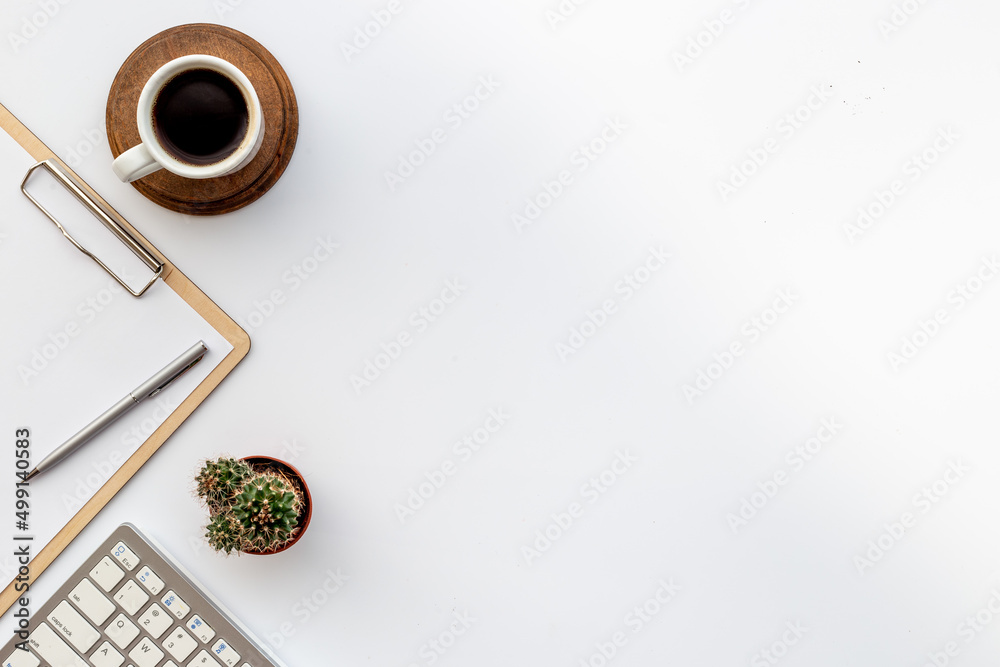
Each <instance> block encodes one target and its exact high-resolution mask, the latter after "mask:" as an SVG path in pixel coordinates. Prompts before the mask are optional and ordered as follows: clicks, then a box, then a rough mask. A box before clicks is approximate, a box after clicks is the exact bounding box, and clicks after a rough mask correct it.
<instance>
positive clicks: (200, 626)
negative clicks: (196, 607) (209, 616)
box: [187, 614, 215, 644]
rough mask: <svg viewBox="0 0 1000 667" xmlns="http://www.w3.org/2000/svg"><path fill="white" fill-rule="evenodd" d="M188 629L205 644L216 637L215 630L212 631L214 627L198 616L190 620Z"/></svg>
mask: <svg viewBox="0 0 1000 667" xmlns="http://www.w3.org/2000/svg"><path fill="white" fill-rule="evenodd" d="M187 627H188V630H190V631H191V632H193V633H194V636H195V637H197V638H198V639H200V640H201V641H202V642H203V643H205V644H207V643H208V642H210V641H212V637H214V636H215V630H213V629H212V626H211V625H209V624H208V623H206V622H205V621H203V620H202V618H201V616H198V615H197V614H195V615H194V616H192V617H191V618H190V619H189V620H188V623H187Z"/></svg>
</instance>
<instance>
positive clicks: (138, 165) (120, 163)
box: [111, 144, 163, 183]
mask: <svg viewBox="0 0 1000 667" xmlns="http://www.w3.org/2000/svg"><path fill="white" fill-rule="evenodd" d="M111 168H112V169H113V170H114V172H115V175H116V176H117V177H118V178H120V179H121V181H122V183H131V182H132V181H135V180H138V179H140V178H142V177H143V176H148V175H149V174H152V173H153V172H154V171H159V170H160V169H162V168H163V167H162V165H160V163H159V162H157V161H156V160H155V159H153V155H152V153H150V152H149V150H148V149H147V148H146V145H145V144H139V145H138V146H135V147H133V148H130V149H128V150H127V151H125V152H124V153H122V154H121V155H119V156H118V157H117V158H115V161H114V163H113V164H112V165H111Z"/></svg>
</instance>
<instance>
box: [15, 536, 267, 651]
mask: <svg viewBox="0 0 1000 667" xmlns="http://www.w3.org/2000/svg"><path fill="white" fill-rule="evenodd" d="M30 630H31V633H30V635H29V637H28V647H29V650H27V651H25V650H22V649H20V648H17V643H18V642H19V641H21V640H20V639H19V638H18V637H16V636H15V637H14V638H13V639H11V640H10V641H8V642H7V644H6V645H5V646H4V648H3V650H2V651H0V656H2V657H3V658H4V661H3V667H90V666H93V667H122V666H123V665H124V666H126V667H267V666H274V667H284V665H282V663H281V662H280V661H279V660H278V659H277V657H275V656H274V655H273V653H271V652H270V651H269V650H268V649H267V648H266V647H265V646H264V645H263V643H262V642H260V640H258V639H257V638H255V637H254V636H253V635H252V634H251V633H250V631H249V630H247V629H246V627H244V626H243V625H242V624H241V623H240V622H239V621H237V620H236V619H235V618H234V617H233V616H232V614H231V613H230V612H229V611H228V610H226V609H225V607H223V606H222V605H221V603H219V602H218V601H216V600H215V599H214V598H212V596H211V595H210V594H209V593H208V592H207V591H205V590H204V589H203V588H202V587H201V586H200V585H199V584H198V583H197V582H195V581H194V580H193V579H192V578H191V577H190V576H189V575H188V574H187V573H186V572H184V571H183V569H182V568H181V566H180V565H179V564H178V563H176V561H174V560H173V559H172V558H171V557H170V556H169V555H168V554H167V553H166V552H165V551H164V550H163V549H162V548H161V547H159V546H157V545H155V543H154V542H153V541H152V540H151V539H150V538H148V537H146V536H144V535H143V534H142V533H141V532H139V530H138V529H137V528H136V527H135V526H133V525H132V524H128V523H124V524H122V525H121V526H119V527H118V528H116V529H115V530H114V531H113V532H112V533H111V535H110V536H109V537H108V539H106V540H105V541H104V543H103V544H102V545H101V546H100V547H98V548H97V550H96V551H95V552H94V553H93V555H92V556H91V557H90V558H88V559H87V560H86V561H85V562H84V564H83V565H82V566H80V568H79V569H78V570H77V571H76V572H75V573H74V574H73V576H71V577H70V578H69V579H67V580H66V582H65V583H64V584H63V585H62V586H61V587H60V588H59V590H58V591H56V594H55V595H53V596H52V597H51V598H50V599H49V600H48V601H47V602H46V603H45V604H44V605H42V606H41V607H39V608H38V609H33V610H32V622H31V626H30Z"/></svg>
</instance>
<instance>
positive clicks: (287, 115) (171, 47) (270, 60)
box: [105, 23, 299, 215]
mask: <svg viewBox="0 0 1000 667" xmlns="http://www.w3.org/2000/svg"><path fill="white" fill-rule="evenodd" d="M191 54H205V55H210V56H216V57H219V58H222V59H223V60H227V61H229V62H230V63H232V64H233V65H235V66H236V67H237V68H238V69H240V70H241V71H242V72H243V73H244V74H246V76H247V78H248V79H250V83H252V84H253V87H254V90H256V91H257V96H258V97H259V98H260V103H261V107H262V109H263V111H264V141H263V143H262V144H261V147H260V151H259V152H258V153H257V156H256V157H254V159H253V160H251V162H250V164H248V165H247V166H245V167H244V168H242V169H240V170H239V171H238V172H236V173H235V174H230V175H229V176H220V177H218V178H207V179H203V180H195V179H189V178H182V177H180V176H177V175H176V174H172V173H170V172H169V171H167V170H165V169H161V170H160V171H157V172H155V173H153V174H150V175H149V176H146V177H144V178H140V179H139V180H137V181H134V182H133V183H132V186H133V187H135V189H136V190H138V191H139V192H141V193H142V194H143V196H145V197H146V198H147V199H149V200H151V201H153V202H155V203H157V204H159V205H160V206H163V207H165V208H168V209H170V210H173V211H178V212H180V213H187V214H189V215H218V214H221V213H229V212H230V211H235V210H237V209H239V208H242V207H244V206H246V205H248V204H250V203H252V202H254V201H256V200H257V199H259V198H260V197H262V196H263V195H264V193H266V192H267V191H268V190H269V189H270V188H271V187H272V186H273V185H274V184H275V183H276V182H277V181H278V178H280V177H281V174H282V173H284V171H285V167H287V166H288V162H289V160H291V158H292V152H293V151H294V149H295V141H296V139H297V138H298V132H299V111H298V105H297V103H296V101H295V92H294V91H293V90H292V84H291V82H290V81H289V80H288V76H287V75H286V74H285V70H284V69H282V67H281V65H280V64H279V63H278V61H277V60H275V58H274V56H272V55H271V53H270V52H269V51H268V50H267V49H265V48H264V47H263V46H261V45H260V44H259V43H258V42H257V41H255V40H254V39H252V38H250V37H248V36H247V35H244V34H243V33H241V32H239V31H237V30H233V29H232V28H227V27H225V26H221V25H214V24H210V23H192V24H189V25H182V26H177V27H175V28H170V29H168V30H164V31H163V32H161V33H159V34H158V35H155V36H153V37H151V38H150V39H148V40H146V41H145V42H144V43H143V44H142V45H141V46H139V48H137V49H136V50H135V51H133V52H132V54H131V55H130V56H129V57H128V58H127V59H126V60H125V63H124V64H123V65H122V66H121V69H120V70H119V71H118V75H117V76H115V80H114V82H113V83H112V84H111V91H110V93H109V94H108V106H107V111H106V115H105V122H106V124H107V130H108V143H109V144H110V145H111V153H112V154H113V155H114V156H115V157H118V156H119V155H121V154H122V153H124V152H125V151H126V150H128V149H129V148H132V147H133V146H137V145H138V144H140V143H141V140H140V139H139V127H138V124H137V122H136V109H137V107H138V103H139V94H140V93H141V92H142V88H143V86H144V85H145V84H146V81H147V80H149V77H150V76H152V75H153V73H154V72H155V71H156V70H158V69H159V68H160V67H161V66H162V65H165V64H166V63H168V62H169V61H171V60H173V59H174V58H179V57H181V56H186V55H191Z"/></svg>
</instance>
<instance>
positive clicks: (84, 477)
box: [0, 132, 232, 585]
mask: <svg viewBox="0 0 1000 667" xmlns="http://www.w3.org/2000/svg"><path fill="white" fill-rule="evenodd" d="M33 163H34V160H33V159H32V158H31V157H30V156H29V155H28V154H27V153H26V152H25V151H24V150H23V149H22V148H21V147H20V146H19V145H17V143H16V142H14V140H13V139H12V138H10V137H9V136H8V135H7V134H6V133H4V132H0V211H2V213H0V312H2V313H3V319H4V327H3V338H2V341H3V344H2V346H0V358H2V364H0V405H2V411H0V475H2V476H3V478H4V479H8V480H10V484H9V485H6V486H5V487H4V488H6V489H8V490H9V491H8V492H5V493H4V494H3V499H2V500H0V503H4V502H5V503H7V504H8V505H9V512H8V513H7V516H6V518H5V519H4V520H2V521H0V526H2V527H0V538H3V537H5V536H10V537H11V538H12V537H13V536H14V535H21V536H24V535H31V536H33V538H34V539H33V541H32V542H31V549H30V551H31V554H32V556H34V555H35V554H37V553H38V552H39V551H41V549H42V548H43V547H44V546H45V545H46V544H47V543H48V542H49V541H50V540H51V539H52V538H53V537H54V536H55V534H56V533H57V532H58V531H59V530H60V529H61V528H62V527H63V526H64V525H65V524H66V523H67V521H68V520H69V519H70V518H71V517H72V516H73V515H74V514H76V512H77V511H79V509H80V508H81V507H82V506H83V505H84V503H86V502H87V500H89V499H90V498H91V497H92V496H93V495H94V493H95V492H96V491H97V490H98V489H99V488H100V487H101V486H102V485H103V484H104V483H105V482H106V481H107V480H108V479H109V478H110V477H111V475H112V474H114V472H115V471H116V470H117V469H118V468H119V467H120V466H121V464H122V463H124V461H125V460H127V459H128V457H129V456H131V455H132V454H133V453H134V452H135V451H136V450H137V449H138V448H139V446H140V445H141V444H142V443H143V442H144V441H145V440H146V439H147V438H148V437H149V436H150V435H151V434H152V433H153V431H154V430H155V429H156V428H157V427H158V426H159V425H160V424H161V423H162V422H163V421H164V420H165V419H166V418H167V417H168V416H169V415H170V413H171V412H173V410H174V409H176V408H177V407H178V406H179V405H180V404H181V402H182V401H184V399H185V398H187V396H188V395H190V393H191V392H193V391H194V389H195V388H196V387H197V386H198V384H200V383H201V381H202V380H204V379H205V378H206V377H207V376H208V374H209V373H210V372H211V371H212V370H213V369H214V368H215V367H216V366H217V365H218V364H219V363H220V362H221V361H222V360H223V359H224V358H225V356H226V355H227V354H228V353H229V352H230V351H231V350H232V346H231V345H230V344H229V343H228V342H227V341H226V340H225V338H223V337H222V335H220V334H219V333H218V332H217V331H215V329H213V328H212V327H211V326H210V325H209V324H208V323H207V322H206V321H205V320H204V319H202V317H201V316H200V315H198V313H197V312H195V311H194V309H192V308H191V307H190V306H189V305H188V304H187V303H185V302H184V301H183V300H182V299H181V298H180V297H179V296H178V295H177V294H176V293H175V292H174V291H173V290H171V289H170V288H169V287H167V285H165V284H164V283H163V282H162V281H159V280H158V281H157V282H156V283H155V284H154V285H153V286H152V287H151V288H150V289H149V291H148V292H147V293H146V294H145V295H144V296H142V297H141V298H135V297H133V296H131V295H130V294H128V293H127V292H126V291H125V290H124V289H122V288H121V287H120V286H119V285H118V284H117V282H116V281H115V280H114V279H113V278H112V277H111V276H110V275H108V274H107V273H106V272H105V271H103V270H102V269H101V268H100V267H99V266H98V265H97V264H96V263H95V262H94V261H93V260H91V259H90V258H89V257H87V256H85V255H84V254H83V253H81V252H79V251H78V250H77V249H76V248H74V247H73V246H72V245H71V244H70V243H69V242H68V241H67V240H66V239H65V238H64V237H63V236H62V234H61V233H60V232H59V230H58V229H57V228H56V227H55V226H54V225H53V224H52V223H51V222H50V221H49V220H48V219H47V218H46V217H45V216H44V215H43V214H42V213H41V212H40V211H39V210H38V209H37V208H36V207H35V206H34V205H33V204H32V203H31V202H30V201H29V200H28V199H27V198H26V197H25V196H24V195H23V194H22V193H21V192H20V183H21V180H22V178H23V177H24V174H25V173H26V172H27V169H28V168H29V167H30V166H31V165H32V164H33ZM43 203H44V202H43ZM92 223H93V225H94V226H95V227H98V228H99V227H100V223H99V222H98V221H97V220H96V219H94V220H92ZM112 268H115V267H112ZM130 278H131V279H130V280H129V282H130V284H132V283H133V280H135V279H138V280H139V281H140V282H145V280H148V276H136V275H135V274H134V273H133V274H132V275H131V276H130ZM199 340H203V341H204V342H205V344H206V345H207V346H208V350H209V351H208V353H207V354H206V355H205V357H204V359H203V360H202V361H201V362H200V363H199V364H197V365H196V366H194V368H192V369H191V371H189V372H188V373H186V374H185V375H184V376H182V377H181V378H180V379H179V380H177V381H176V382H175V383H173V384H171V385H170V387H169V388H168V389H166V390H164V391H163V392H161V393H160V394H159V395H157V396H156V397H154V398H151V399H149V400H148V401H145V402H143V403H141V404H139V405H138V406H137V407H135V408H134V409H132V410H131V411H130V412H128V413H127V414H126V415H125V416H124V417H122V418H121V419H119V420H118V421H117V422H115V423H114V424H112V425H111V426H110V427H109V428H107V429H106V430H105V431H104V432H102V433H101V434H99V435H98V436H97V437H96V438H94V439H93V440H91V441H90V442H88V443H87V444H85V445H84V446H83V447H81V448H80V449H79V450H77V451H76V452H74V453H73V454H72V455H71V456H70V457H69V458H67V459H65V460H64V461H63V462H62V463H60V464H59V465H58V466H56V467H55V468H53V469H52V470H50V471H48V472H46V473H45V474H42V475H39V476H38V477H37V478H35V479H33V480H32V481H31V483H30V508H29V510H28V511H29V515H28V520H27V524H28V525H27V528H26V529H24V530H21V529H19V528H18V526H17V521H18V520H19V519H18V518H17V517H16V516H15V506H14V503H15V498H14V493H13V491H14V483H15V482H16V481H17V480H16V477H15V474H14V473H15V454H14V452H15V449H16V447H15V440H16V439H17V437H18V436H16V432H17V431H18V430H19V429H27V432H28V434H29V437H28V439H29V442H30V452H31V461H32V465H34V464H35V463H37V462H38V461H41V460H42V458H44V457H45V456H46V455H47V454H48V453H49V452H51V451H52V450H53V449H55V448H56V447H58V446H59V444H61V443H62V442H63V441H64V440H66V439H67V438H69V437H70V436H72V435H73V434H74V433H76V432H77V431H78V430H79V429H81V428H82V427H84V426H85V425H87V424H88V423H90V421H92V420H93V419H94V418H96V417H97V416H98V415H100V414H101V413H103V412H104V411H105V410H106V409H107V408H109V407H111V406H112V405H113V404H114V403H115V402H117V401H118V400H119V399H121V398H123V397H124V396H125V395H126V394H127V393H128V392H129V391H131V390H132V389H134V388H135V387H137V386H138V385H139V384H141V383H142V382H144V381H145V380H147V379H148V378H149V377H151V376H152V375H153V374H154V373H156V372H157V371H158V370H160V369H161V368H162V367H164V366H166V365H167V364H168V363H169V362H171V361H172V360H173V359H175V358H176V357H178V356H179V355H180V354H181V353H182V352H184V351H185V350H187V349H188V348H189V347H191V345H193V344H195V343H196V342H198V341H199ZM0 553H3V554H5V555H4V556H3V557H0V578H2V579H3V582H2V583H3V584H4V585H6V584H7V582H9V581H11V580H13V578H14V576H15V575H16V574H17V566H18V563H17V562H16V560H15V558H14V556H13V550H11V549H6V548H4V549H2V550H0Z"/></svg>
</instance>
